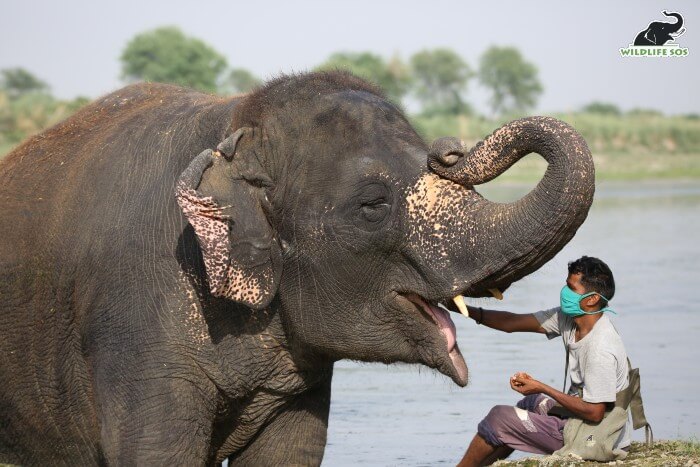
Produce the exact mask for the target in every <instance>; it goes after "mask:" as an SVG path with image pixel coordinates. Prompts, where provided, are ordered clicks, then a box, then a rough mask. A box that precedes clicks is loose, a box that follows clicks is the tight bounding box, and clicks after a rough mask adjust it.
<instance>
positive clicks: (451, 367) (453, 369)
mask: <svg viewBox="0 0 700 467" xmlns="http://www.w3.org/2000/svg"><path fill="white" fill-rule="evenodd" d="M403 296H404V297H405V298H406V299H407V300H408V301H410V302H411V303H413V304H414V305H415V306H416V307H417V308H419V309H421V310H423V312H424V313H425V314H427V315H428V316H430V318H431V319H432V320H433V322H434V323H435V324H436V325H437V326H438V329H439V331H440V334H441V335H442V337H443V338H444V339H445V344H446V346H445V351H446V354H447V355H446V356H449V361H448V360H447V359H446V358H445V359H441V360H440V361H438V362H436V369H437V370H438V371H440V372H441V373H443V374H445V375H446V376H449V377H451V378H452V380H453V381H454V382H455V383H456V384H458V385H459V386H466V384H467V375H468V371H467V364H466V363H465V361H464V357H463V356H462V353H461V352H460V351H459V346H458V345H457V330H456V328H455V324H454V322H453V321H452V319H451V318H450V313H449V311H448V310H446V309H443V308H441V307H437V306H434V305H431V304H430V303H428V302H427V301H426V300H425V299H423V298H422V297H420V296H419V295H417V294H414V293H407V294H403ZM443 355H445V354H443Z"/></svg>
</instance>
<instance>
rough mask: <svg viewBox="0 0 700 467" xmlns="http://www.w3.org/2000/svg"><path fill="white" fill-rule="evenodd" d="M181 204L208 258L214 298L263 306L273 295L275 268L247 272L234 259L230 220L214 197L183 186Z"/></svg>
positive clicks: (181, 187) (267, 267) (180, 185)
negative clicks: (224, 298)
mask: <svg viewBox="0 0 700 467" xmlns="http://www.w3.org/2000/svg"><path fill="white" fill-rule="evenodd" d="M176 196H177V202H178V204H179V205H180V208H181V209H182V212H183V213H184V214H185V217H187V220H188V221H189V222H190V224H191V225H192V227H193V228H194V231H195V233H196V234H197V238H198V240H199V246H200V248H201V249H202V253H203V255H204V266H205V268H206V271H207V276H208V278H209V288H210V290H211V293H212V295H214V296H217V297H226V298H229V299H231V300H235V301H238V302H243V303H248V304H250V305H260V304H261V303H263V301H264V299H265V298H267V296H268V295H269V294H270V293H271V291H270V289H271V284H272V282H273V273H272V266H271V265H270V264H267V265H265V266H263V267H261V268H256V270H252V271H251V270H247V269H245V268H243V267H241V266H240V265H238V264H236V261H235V258H231V254H230V245H229V220H230V219H229V217H228V216H227V215H226V214H225V213H224V211H223V208H222V207H221V206H219V205H218V204H217V203H216V201H214V198H212V197H211V196H202V195H200V194H199V193H197V191H196V190H193V189H192V188H189V187H187V186H185V185H184V184H179V185H178V187H177V190H176Z"/></svg>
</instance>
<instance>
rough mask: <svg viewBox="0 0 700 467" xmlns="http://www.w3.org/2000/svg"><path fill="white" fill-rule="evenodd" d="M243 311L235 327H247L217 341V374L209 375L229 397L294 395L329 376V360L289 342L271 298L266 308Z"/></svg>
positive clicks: (330, 367) (314, 385)
mask: <svg viewBox="0 0 700 467" xmlns="http://www.w3.org/2000/svg"><path fill="white" fill-rule="evenodd" d="M243 314H244V315H246V316H240V317H239V320H238V324H237V327H238V326H239V329H245V330H247V331H245V332H242V333H239V334H238V335H235V336H232V335H229V336H225V337H224V338H223V339H222V340H221V341H220V342H219V343H218V344H216V348H215V352H216V361H217V363H218V364H217V365H216V366H217V369H216V373H218V374H214V375H210V377H211V378H212V380H213V381H214V382H215V383H216V384H217V386H218V387H219V389H221V390H222V391H223V392H224V393H225V394H226V395H227V396H228V397H229V398H232V399H239V398H242V397H243V398H245V397H249V396H250V395H251V394H255V393H258V392H260V391H262V392H267V393H271V394H277V395H279V396H281V397H288V396H293V395H296V394H300V393H302V392H305V391H308V390H309V389H311V388H314V387H316V386H318V385H319V384H320V383H321V382H323V381H325V380H326V378H330V377H331V375H332V371H333V366H332V363H329V362H323V363H322V362H320V361H319V360H318V359H316V358H314V357H313V356H312V355H309V354H307V353H306V352H304V350H303V349H302V348H300V347H298V346H294V345H291V344H290V341H289V339H288V337H287V333H286V332H285V329H284V326H283V323H282V320H281V319H280V317H279V312H278V310H277V309H276V306H275V303H274V302H273V304H271V306H270V307H268V308H267V309H265V310H262V311H255V310H250V312H249V313H243ZM219 381H221V382H222V383H219Z"/></svg>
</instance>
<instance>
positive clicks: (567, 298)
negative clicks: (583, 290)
mask: <svg viewBox="0 0 700 467" xmlns="http://www.w3.org/2000/svg"><path fill="white" fill-rule="evenodd" d="M596 294H598V295H600V294H599V293H598V292H588V293H587V294H577V293H576V292H574V291H573V290H571V289H570V288H569V286H568V285H565V286H564V287H563V288H562V289H561V293H560V294H559V303H560V304H561V311H562V313H564V314H565V315H567V316H571V317H573V318H575V317H577V316H583V315H596V314H598V313H603V312H604V311H609V312H610V313H613V314H617V313H615V312H614V311H613V310H612V309H611V308H608V307H607V306H606V307H605V308H601V309H600V310H598V311H583V310H582V309H581V305H580V303H581V300H583V299H584V298H586V297H590V296H591V295H596ZM600 298H602V299H603V300H605V301H606V302H607V301H608V299H607V298H605V297H603V296H602V295H600Z"/></svg>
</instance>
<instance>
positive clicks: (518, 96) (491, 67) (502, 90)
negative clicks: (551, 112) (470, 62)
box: [479, 46, 542, 114]
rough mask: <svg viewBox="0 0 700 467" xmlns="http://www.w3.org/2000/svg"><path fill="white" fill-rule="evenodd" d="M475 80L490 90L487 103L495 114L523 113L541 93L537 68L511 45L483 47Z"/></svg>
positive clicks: (533, 103) (534, 102)
mask: <svg viewBox="0 0 700 467" xmlns="http://www.w3.org/2000/svg"><path fill="white" fill-rule="evenodd" d="M479 81H480V82H481V83H482V84H483V85H484V86H485V87H487V88H489V89H490V90H491V99H490V105H491V110H492V111H493V113H495V114H504V113H507V112H511V111H516V112H524V111H526V110H528V109H530V108H532V107H534V106H535V104H536V103H537V98H538V97H539V95H540V94H541V93H542V85H541V84H540V81H539V78H538V77H537V67H536V66H535V65H534V64H532V63H530V62H528V61H526V60H525V59H524V58H523V57H522V55H521V54H520V51H519V50H518V49H516V48H515V47H497V46H492V47H490V48H489V49H487V50H486V52H484V54H483V55H482V56H481V60H480V63H479Z"/></svg>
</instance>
